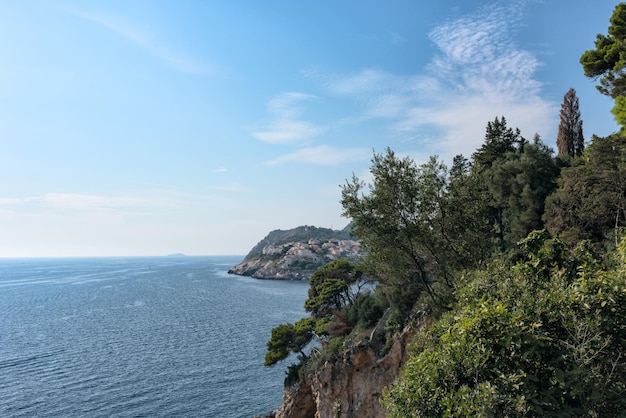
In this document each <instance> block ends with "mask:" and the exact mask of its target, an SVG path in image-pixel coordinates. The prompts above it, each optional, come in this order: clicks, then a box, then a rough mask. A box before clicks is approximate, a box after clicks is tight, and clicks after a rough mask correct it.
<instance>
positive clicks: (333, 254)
mask: <svg viewBox="0 0 626 418" xmlns="http://www.w3.org/2000/svg"><path fill="white" fill-rule="evenodd" d="M364 256H365V252H364V251H363V250H362V249H361V246H360V244H359V242H358V241H357V240H354V239H352V238H350V236H349V233H348V231H347V230H346V229H344V230H341V231H335V230H332V229H326V228H316V227H314V226H301V227H298V228H294V229H290V230H287V231H281V230H276V231H272V232H270V233H269V234H268V235H267V236H266V237H265V238H263V239H262V240H261V241H260V242H259V243H258V244H257V245H255V246H254V248H253V249H252V250H251V251H250V253H249V254H248V255H247V256H246V257H245V258H244V260H243V261H242V262H241V263H239V264H237V265H236V266H234V267H232V268H231V269H230V270H229V271H228V272H229V273H230V274H237V275H240V276H250V277H254V278H257V279H279V280H308V279H309V278H310V277H311V274H313V272H315V270H317V269H318V268H320V267H321V266H323V265H324V264H326V263H328V262H330V261H333V260H336V259H341V258H343V259H348V260H351V261H357V260H359V259H361V258H363V257H364Z"/></svg>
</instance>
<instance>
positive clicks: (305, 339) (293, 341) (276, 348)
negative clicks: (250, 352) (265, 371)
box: [265, 318, 315, 366]
mask: <svg viewBox="0 0 626 418" xmlns="http://www.w3.org/2000/svg"><path fill="white" fill-rule="evenodd" d="M314 330H315V320H314V319H313V318H302V319H301V320H299V321H298V322H296V323H295V324H280V325H278V326H276V327H274V328H272V337H271V338H270V340H269V341H268V342H267V353H265V366H273V365H274V364H276V363H278V362H279V361H281V360H284V359H286V358H287V357H289V354H291V353H299V354H300V356H301V357H303V358H304V357H306V354H305V353H304V351H303V350H304V347H306V346H307V344H309V342H311V339H312V338H313V335H314Z"/></svg>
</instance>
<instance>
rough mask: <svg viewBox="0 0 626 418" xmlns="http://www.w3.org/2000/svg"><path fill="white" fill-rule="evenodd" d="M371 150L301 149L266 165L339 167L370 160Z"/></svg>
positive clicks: (318, 147)
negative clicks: (302, 164) (287, 164)
mask: <svg viewBox="0 0 626 418" xmlns="http://www.w3.org/2000/svg"><path fill="white" fill-rule="evenodd" d="M371 156H372V150H371V149H368V148H337V147H331V146H328V145H319V146H316V147H309V148H302V149H299V150H298V151H295V152H292V153H290V154H285V155H282V156H280V157H278V158H276V159H274V160H271V161H268V162H267V164H268V165H279V164H285V163H304V164H316V165H328V166H331V165H340V164H343V163H346V162H360V161H364V160H367V159H370V158H371Z"/></svg>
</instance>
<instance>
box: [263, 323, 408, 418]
mask: <svg viewBox="0 0 626 418" xmlns="http://www.w3.org/2000/svg"><path fill="white" fill-rule="evenodd" d="M415 333H416V331H414V330H413V329H412V328H407V329H405V330H404V331H403V332H402V333H401V334H400V335H398V336H397V337H396V338H395V340H394V344H393V347H392V349H391V351H390V352H389V353H388V354H387V355H386V356H385V357H384V358H382V359H378V358H377V357H376V353H375V352H374V350H373V349H372V348H370V347H358V346H356V347H354V348H352V349H350V350H348V351H346V352H345V353H344V354H343V356H342V358H341V359H340V360H338V361H336V362H333V363H331V362H326V363H325V364H323V365H322V366H321V367H319V368H318V369H317V370H316V371H315V373H314V374H313V376H312V377H310V378H307V379H306V380H305V381H301V382H298V383H297V384H295V385H293V386H291V387H287V388H285V390H284V392H283V401H282V404H281V407H280V409H279V410H278V411H276V412H275V415H274V416H275V417H276V418H357V417H358V418H379V417H380V418H382V417H384V416H385V410H384V409H383V407H382V406H381V405H380V397H381V394H382V390H383V388H384V387H387V386H389V385H390V384H391V383H393V382H394V381H395V380H396V379H397V378H398V376H399V374H400V370H401V368H402V366H403V365H404V362H405V361H406V358H407V346H408V344H409V343H410V342H411V341H412V339H413V337H414V336H415Z"/></svg>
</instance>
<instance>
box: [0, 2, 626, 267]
mask: <svg viewBox="0 0 626 418" xmlns="http://www.w3.org/2000/svg"><path fill="white" fill-rule="evenodd" d="M617 3H618V2H616V1H605V0H595V1H594V2H593V6H591V7H590V2H589V1H588V0H584V1H583V0H567V1H566V0H554V1H550V0H544V1H540V0H519V1H518V0H511V1H473V0H463V1H460V0H457V1H450V0H441V1H437V2H426V1H414V0H389V1H385V2H383V1H369V0H359V1H356V0H346V1H341V2H337V1H327V0H321V1H316V2H304V1H286V0H268V1H252V0H249V1H229V2H225V1H211V0H207V1H192V0H181V1H172V0H169V1H158V0H149V1H148V0H146V1H140V0H133V1H127V0H124V1H78V0H75V1H72V0H65V1H55V0H47V1H35V0H21V1H9V0H6V1H0V60H1V64H0V257H22V256H30V257H37V256H111V255H165V254H169V253H177V252H182V253H185V254H189V255H204V254H209V255H210V254H242V255H243V254H246V253H247V252H248V251H249V250H250V248H251V247H252V246H254V245H255V244H256V243H257V242H258V241H259V240H261V239H262V238H263V237H264V236H265V235H266V234H267V233H268V232H269V231H271V230H274V229H289V228H293V227H296V226H299V225H315V226H320V227H333V228H335V229H340V228H343V227H344V226H345V225H346V224H347V222H348V220H347V219H345V218H342V217H341V206H340V204H339V199H340V187H339V186H340V185H341V184H344V183H345V179H347V178H350V177H351V176H352V173H355V174H356V175H357V176H360V177H362V178H367V172H368V168H369V166H370V160H371V157H372V152H373V151H376V152H382V151H384V150H385V148H386V147H391V148H392V149H393V150H394V151H396V152H397V153H398V154H400V155H408V156H411V157H412V158H414V159H415V160H416V161H418V162H421V161H425V160H426V159H427V158H428V156H430V155H434V154H436V155H439V156H440V157H441V158H442V159H443V160H444V161H445V162H447V163H449V162H450V161H451V158H452V156H454V155H456V154H458V153H463V154H464V155H465V156H470V155H471V153H472V152H473V151H474V150H475V149H476V148H477V147H479V146H480V145H481V143H482V141H483V139H484V132H485V127H486V125H487V122H488V121H492V120H493V119H494V118H495V117H496V116H505V117H506V119H507V121H508V124H509V126H511V127H519V128H520V129H521V131H522V135H524V136H525V137H526V138H528V139H532V137H533V136H534V135H535V133H538V134H539V135H540V136H541V137H542V139H543V140H544V142H545V143H546V144H548V145H549V146H551V147H553V148H555V138H556V132H557V128H558V123H559V109H560V106H561V103H562V101H563V95H564V94H565V93H566V92H567V90H568V89H569V88H571V87H573V88H575V89H576V91H577V94H578V97H579V98H580V106H581V114H582V119H583V122H584V125H583V128H584V134H585V138H586V139H590V138H591V135H592V134H597V135H600V136H603V135H608V134H610V133H612V132H614V131H616V130H617V126H616V125H615V122H614V121H613V118H612V116H611V114H610V109H611V107H612V102H611V100H610V99H608V98H607V97H605V96H602V95H601V94H600V93H598V92H597V91H596V89H595V87H594V86H595V82H594V81H593V80H588V79H586V78H585V77H584V76H583V71H582V68H581V66H580V64H579V58H580V55H581V54H582V53H583V52H584V51H585V50H586V49H591V48H593V47H594V44H593V43H594V40H595V36H596V34H598V33H602V34H606V33H607V28H608V25H609V18H610V17H611V14H612V12H613V9H614V7H615V5H616V4H617Z"/></svg>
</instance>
